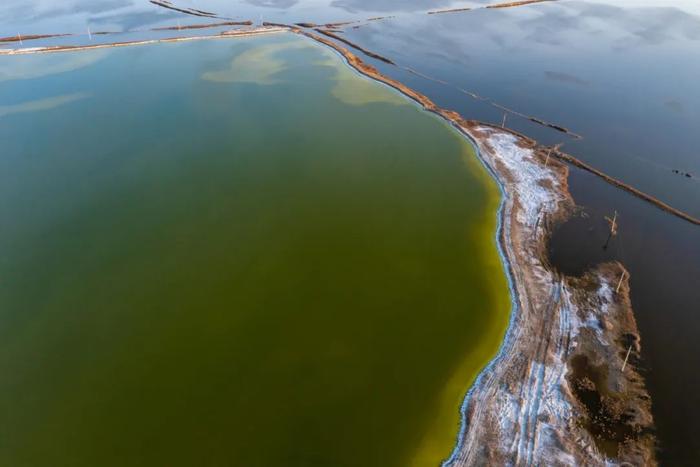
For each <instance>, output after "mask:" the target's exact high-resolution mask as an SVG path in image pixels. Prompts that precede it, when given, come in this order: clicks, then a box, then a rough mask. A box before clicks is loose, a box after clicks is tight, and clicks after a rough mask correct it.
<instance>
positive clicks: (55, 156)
mask: <svg viewBox="0 0 700 467" xmlns="http://www.w3.org/2000/svg"><path fill="white" fill-rule="evenodd" d="M0 141H1V148H2V149H1V150H0V465H6V466H13V467H18V466H19V467H23V466H32V467H35V466H51V467H60V466H124V465H144V466H179V465H187V466H195V465H196V466H199V465H211V466H214V465H216V466H224V465H226V466H229V465H236V466H239V465H240V466H271V465H284V466H296V465H303V466H317V465H318V466H331V465H332V466H374V465H396V466H406V465H420V466H422V465H437V464H438V463H439V462H440V461H441V460H442V459H444V458H445V457H447V456H448V455H449V453H450V451H451V450H452V448H453V446H454V443H455V438H456V436H457V432H458V428H459V423H460V416H459V407H460V404H461V402H462V399H463V397H464V394H465V393H466V391H467V390H468V388H469V385H470V384H471V383H472V382H473V380H474V378H475V377H476V375H477V374H478V372H479V371H480V370H481V369H482V368H483V366H484V365H485V364H487V362H488V361H489V359H490V358H492V356H493V355H494V354H495V352H496V351H497V349H498V347H499V345H500V342H501V340H502V337H503V333H504V332H505V328H506V326H507V323H508V316H509V312H510V298H509V292H508V286H507V282H506V278H505V273H504V268H503V265H502V264H501V261H500V258H499V256H498V252H497V246H496V241H495V231H496V218H497V216H496V211H497V207H498V202H499V196H500V195H499V191H498V188H497V186H496V185H495V183H494V182H493V181H492V180H491V179H490V178H489V176H488V174H487V173H486V171H485V170H484V169H483V167H482V166H481V165H480V163H479V162H478V160H477V159H476V157H475V155H474V152H473V150H472V148H471V147H470V145H469V144H468V143H467V142H466V141H464V140H463V138H461V137H460V136H459V135H458V134H457V133H456V132H455V131H454V130H453V129H451V128H450V127H449V126H448V125H447V124H446V123H444V122H442V121H441V120H439V119H437V118H435V117H433V116H431V115H429V114H427V113H426V112H424V111H421V110H419V109H418V108H417V106H415V105H413V104H411V103H410V102H408V101H407V100H406V99H404V98H403V97H401V96H400V95H398V94H397V93H396V92H394V91H393V90H390V89H388V88H386V87H384V86H382V85H379V84H377V83H374V82H372V81H370V80H368V79H366V78H364V77H361V76H359V75H357V74H356V73H354V72H353V71H351V70H350V69H349V68H348V67H347V66H346V65H345V64H344V63H343V62H342V60H341V58H340V57H339V56H337V55H335V54H334V53H331V52H330V51H328V50H326V49H325V48H323V47H321V46H320V45H317V44H315V43H313V42H311V41H309V40H306V39H303V38H299V37H296V36H292V35H289V34H279V35H274V36H266V37H258V38H247V39H225V40H211V41H199V42H190V43H179V44H159V45H152V46H142V47H130V48H119V49H108V50H95V51H84V52H71V53H59V54H43V55H34V56H16V57H0Z"/></svg>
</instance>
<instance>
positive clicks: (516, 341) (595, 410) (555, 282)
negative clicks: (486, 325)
mask: <svg viewBox="0 0 700 467" xmlns="http://www.w3.org/2000/svg"><path fill="white" fill-rule="evenodd" d="M517 3H520V4H522V3H532V2H517ZM307 24H308V23H307ZM281 31H291V32H294V33H296V34H300V35H303V36H305V37H308V38H309V39H311V40H313V41H315V42H317V43H320V44H323V45H324V46H327V47H330V48H332V49H333V50H335V51H336V52H337V53H339V54H340V55H341V56H342V57H343V58H344V59H345V61H346V62H347V64H348V65H350V66H351V67H352V68H354V69H355V70H356V71H358V72H359V73H361V74H363V75H365V76H367V77H369V78H371V79H374V80H376V81H378V82H380V83H383V84H385V85H387V86H390V87H392V88H394V89H396V90H397V91H399V92H400V93H402V94H404V95H405V96H407V97H408V98H410V99H411V100H413V101H415V102H416V103H417V104H418V105H420V106H421V107H422V108H423V109H425V110H426V111H429V112H432V113H434V114H436V115H438V116H440V117H442V118H444V119H445V120H447V121H448V122H450V123H451V124H452V125H453V126H454V128H455V129H456V130H458V131H459V132H461V133H462V134H463V135H464V136H465V137H467V138H469V140H470V141H472V143H473V144H474V145H475V146H476V147H477V148H478V153H479V157H480V159H481V161H482V163H483V164H484V165H485V166H486V168H487V169H488V170H489V171H490V173H491V174H492V175H493V177H494V178H495V179H496V180H497V182H498V183H499V185H500V187H501V190H502V193H503V200H502V205H501V208H500V210H499V216H500V227H499V231H498V242H499V246H500V251H501V253H502V258H503V261H504V264H505V265H506V268H507V271H508V276H509V280H510V283H511V289H512V298H513V312H512V317H511V322H510V325H509V328H508V330H507V333H506V337H505V339H504V342H503V344H502V347H501V349H500V351H499V353H498V355H496V356H495V358H494V359H493V360H492V361H491V363H490V364H489V365H488V366H487V367H486V368H485V369H484V371H483V372H482V373H481V375H480V376H479V378H478V380H477V381H476V383H475V384H474V385H473V387H472V388H471V390H470V391H469V394H468V395H467V397H466V398H465V400H464V404H463V406H462V417H463V421H462V427H461V430H460V433H459V437H458V443H457V445H456V447H455V449H454V451H453V452H452V454H451V455H450V457H449V458H447V459H446V460H445V464H446V465H473V464H496V465H501V464H521V463H523V464H524V463H527V464H535V465H545V464H548V465H549V464H552V463H565V464H580V465H590V464H605V463H606V462H608V460H610V459H613V460H614V462H615V463H631V464H633V465H654V464H655V463H656V460H655V454H654V446H655V438H654V435H653V432H652V429H653V419H652V416H651V400H650V397H649V395H648V393H647V391H646V389H645V384H644V379H643V378H642V376H641V375H640V373H639V371H638V369H637V364H638V361H639V354H640V349H641V338H640V336H639V332H638V329H637V326H636V322H635V320H634V315H633V313H632V309H631V306H630V300H629V282H628V281H629V273H628V272H627V271H626V270H625V269H624V267H623V266H622V265H621V264H619V263H616V262H613V263H608V264H603V265H601V266H599V267H597V268H596V269H595V270H593V271H590V272H589V273H588V274H586V275H585V276H584V277H582V278H578V279H574V278H567V277H562V276H561V275H559V274H558V273H556V272H555V271H553V270H552V268H551V266H550V265H549V264H548V261H547V254H546V245H547V242H548V239H549V236H550V235H551V232H552V229H553V227H554V226H555V225H556V224H557V223H559V222H561V221H562V220H564V219H566V217H567V216H569V215H570V213H571V212H572V211H573V209H574V207H575V205H574V202H573V200H572V198H571V195H570V193H569V190H568V186H567V180H568V166H567V164H573V165H575V166H578V167H581V168H583V169H585V170H588V171H590V172H591V173H594V174H596V175H598V176H600V177H601V178H603V179H605V180H606V181H608V182H610V183H612V184H613V185H615V186H618V187H620V188H623V189H627V191H628V192H630V193H631V194H633V195H635V196H638V197H640V198H641V199H644V200H646V201H648V202H650V203H652V204H655V205H657V206H658V207H660V208H662V209H665V210H666V211H667V212H670V213H672V214H674V215H677V216H679V217H681V218H683V219H685V220H687V221H689V222H693V223H695V224H698V225H700V221H698V220H697V219H695V218H693V217H692V216H689V215H687V214H685V213H682V212H681V211H678V210H676V209H674V208H672V207H670V206H668V205H666V204H665V203H662V202H661V201H658V200H656V198H653V197H651V196H650V195H646V194H644V193H642V192H641V191H639V190H636V189H634V188H633V187H629V186H628V185H625V184H623V183H622V182H619V181H617V180H616V179H614V178H612V177H609V176H607V175H605V174H604V173H602V172H600V171H598V170H597V169H594V168H592V167H590V166H587V165H586V164H584V163H582V162H580V161H578V159H576V158H574V157H573V156H570V155H567V154H565V153H562V152H560V151H558V150H553V148H548V147H545V146H541V145H539V144H538V143H537V142H536V141H534V140H532V139H530V138H528V137H526V136H524V135H521V134H519V133H517V132H515V131H513V130H510V129H508V128H502V127H498V126H495V125H489V124H486V123H481V122H476V121H473V120H467V119H464V118H463V117H462V116H461V115H459V114H458V113H456V112H454V111H451V110H447V109H443V108H441V107H439V106H437V105H436V104H435V103H434V102H433V101H432V100H431V99H430V98H428V97H427V96H425V95H424V94H421V93H419V92H417V91H415V90H413V89H411V88H409V87H407V86H405V85H404V84H402V83H400V82H398V81H396V80H394V79H392V78H389V77H387V76H385V75H383V74H382V73H380V72H379V71H378V70H377V69H376V68H375V67H373V66H372V65H370V64H368V63H366V62H364V61H363V60H362V59H361V58H359V57H358V56H357V55H355V54H354V53H353V52H351V51H350V50H348V49H347V48H345V47H344V46H342V45H340V44H338V43H337V42H336V41H334V39H338V37H337V34H333V33H332V32H331V34H327V33H326V32H327V31H326V32H323V33H322V34H320V32H321V31H309V30H305V29H302V28H301V27H298V26H289V25H285V24H274V23H266V25H265V26H263V27H261V28H249V29H242V30H234V31H231V32H228V33H223V34H220V35H212V36H198V37H180V38H169V39H157V40H150V41H133V42H126V43H112V44H99V45H97V44H96V45H91V46H76V47H68V46H62V47H42V48H29V49H14V50H0V53H2V54H17V53H41V52H58V51H68V50H81V49H90V48H99V47H118V46H124V45H137V44H145V43H155V42H175V41H184V40H196V39H205V38H222V37H238V36H246V35H254V34H261V33H269V32H281ZM339 42H344V41H340V40H339ZM354 48H356V49H357V47H354ZM358 50H360V51H361V52H362V53H365V54H367V55H368V56H370V57H371V56H372V55H370V54H371V52H370V51H366V50H365V49H362V48H360V49H358ZM367 52H369V54H368V53H367ZM374 55H377V54H374ZM375 58H376V57H375ZM387 60H390V59H387ZM387 63H388V62H387ZM550 155H551V156H554V157H553V159H552V160H551V161H550V160H549V156H550ZM623 185H624V186H623Z"/></svg>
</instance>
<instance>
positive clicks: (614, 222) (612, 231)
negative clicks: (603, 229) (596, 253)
mask: <svg viewBox="0 0 700 467" xmlns="http://www.w3.org/2000/svg"><path fill="white" fill-rule="evenodd" d="M605 220H606V221H608V223H609V224H610V233H609V234H608V239H607V240H605V245H603V250H607V249H608V244H609V243H610V239H611V238H612V237H614V236H615V235H617V211H615V215H614V216H613V218H612V219H610V218H609V217H608V216H605Z"/></svg>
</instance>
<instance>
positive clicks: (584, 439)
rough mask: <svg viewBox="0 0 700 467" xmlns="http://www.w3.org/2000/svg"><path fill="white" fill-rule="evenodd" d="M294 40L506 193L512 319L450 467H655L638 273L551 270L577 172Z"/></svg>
mask: <svg viewBox="0 0 700 467" xmlns="http://www.w3.org/2000/svg"><path fill="white" fill-rule="evenodd" d="M291 30H292V31H294V32H296V33H298V34H302V35H304V36H307V37H310V38H311V39H313V40H315V41H317V42H320V43H322V44H325V45H327V46H329V47H331V48H333V49H334V50H336V51H337V52H339V53H340V54H341V55H342V56H343V57H344V58H345V60H346V62H347V63H348V64H349V65H350V66H351V67H353V68H354V69H355V70H357V71H358V72H360V73H362V74H363V75H366V76H368V77H370V78H372V79H375V80H377V81H379V82H381V83H384V84H386V85H388V86H390V87H392V88H394V89H396V90H398V91H399V92H401V93H402V94H404V95H406V96H407V97H409V98H410V99H412V100H414V101H415V102H417V103H418V104H420V105H421V106H422V107H423V108H424V109H425V110H427V111H429V112H432V113H435V114H437V115H439V116H441V117H443V118H444V119H446V120H447V121H448V122H450V123H451V124H452V125H453V126H454V127H455V128H457V129H458V130H459V131H460V132H461V133H462V134H464V135H465V136H466V137H467V138H468V139H469V140H470V141H472V143H473V144H474V145H475V146H476V148H477V152H478V155H479V158H480V160H481V161H482V162H483V163H484V165H485V166H486V168H487V169H488V170H489V172H490V173H491V174H492V175H493V177H494V178H495V180H496V181H497V182H498V184H499V186H500V188H501V191H502V202H501V206H500V209H499V228H498V243H499V249H500V253H501V256H502V258H503V262H504V265H505V266H506V269H507V274H508V279H509V283H510V288H511V293H512V298H513V309H512V313H511V321H510V324H509V327H508V330H507V332H506V336H505V339H504V342H503V344H502V346H501V349H500V350H499V352H498V354H497V355H496V357H495V358H494V359H493V360H492V361H491V362H490V363H489V365H488V366H487V367H486V368H485V369H484V370H483V371H482V372H481V374H480V375H479V377H478V378H477V380H476V382H475V383H474V384H473V386H472V388H471V389H470V391H469V392H468V394H467V396H466V397H465V399H464V403H463V405H462V427H461V429H460V432H459V435H458V437H457V443H456V446H455V449H454V451H453V452H452V454H451V455H450V457H449V458H448V459H447V460H445V462H444V465H447V466H457V465H460V466H461V465H622V464H627V463H631V464H633V465H655V464H656V460H655V437H654V435H653V434H652V431H651V430H652V427H653V419H652V416H651V400H650V398H649V395H648V393H647V392H646V389H645V387H644V380H643V379H642V377H641V376H640V375H639V373H638V372H637V371H636V369H635V365H634V364H635V362H637V361H638V357H639V352H640V337H639V332H638V330H637V325H636V322H635V320H634V315H633V314H632V308H631V306H630V300H629V284H628V279H629V274H628V273H627V271H626V270H625V269H624V267H623V266H622V265H621V264H619V263H609V264H603V265H600V266H599V267H598V268H597V269H595V270H593V271H591V272H589V273H588V274H586V275H585V276H584V277H582V278H567V277H564V276H561V275H560V274H558V273H557V272H556V271H554V269H553V268H552V267H551V266H550V265H549V264H548V262H547V254H546V245H547V241H548V239H549V236H550V234H551V231H552V227H553V226H554V225H555V224H556V223H557V222H560V221H562V220H564V219H565V218H566V217H567V216H568V215H569V214H570V213H571V212H572V211H573V209H574V208H575V204H574V202H573V199H572V198H571V195H570V193H569V190H568V186H567V179H568V167H567V166H566V165H564V164H563V163H561V162H559V161H558V160H554V159H551V160H550V158H549V157H548V155H547V154H548V153H549V152H550V151H549V148H545V147H542V146H539V145H538V144H537V143H536V142H535V141H533V140H531V139H530V138H527V137H526V136H524V135H521V134H518V133H517V132H514V131H512V130H508V129H505V128H498V127H494V126H491V125H486V124H483V123H479V122H475V121H471V120H465V119H464V118H462V117H461V116H460V115H459V114H458V113H456V112H453V111H450V110H445V109H442V108H440V107H438V106H437V105H435V104H434V103H433V102H432V100H430V99H429V98H428V97H427V96H425V95H423V94H421V93H419V92H417V91H415V90H413V89H411V88H408V87H407V86H405V85H403V84H402V83H400V82H398V81H396V80H393V79H391V78H389V77H387V76H385V75H383V74H381V73H380V72H379V71H378V70H377V69H376V68H374V67H372V66H371V65H368V64H366V63H365V62H363V61H362V60H361V59H360V58H359V57H357V56H356V55H354V54H353V53H352V52H350V51H349V50H347V49H346V48H344V47H342V46H340V45H339V44H337V43H335V42H333V41H331V40H329V39H327V38H325V37H322V36H319V35H317V34H313V33H310V32H307V31H303V30H301V29H299V28H294V27H291ZM623 367H624V371H623Z"/></svg>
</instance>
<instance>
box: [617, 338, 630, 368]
mask: <svg viewBox="0 0 700 467" xmlns="http://www.w3.org/2000/svg"><path fill="white" fill-rule="evenodd" d="M631 351H632V344H630V347H629V349H627V355H626V356H625V361H624V362H623V363H622V370H620V371H625V367H626V366H627V359H628V358H630V352H631Z"/></svg>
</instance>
